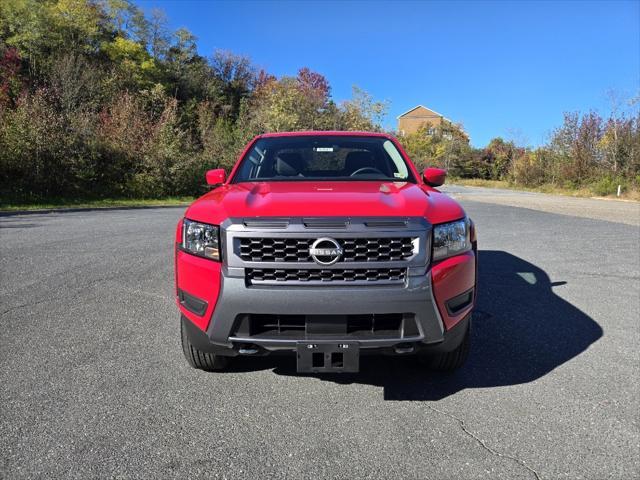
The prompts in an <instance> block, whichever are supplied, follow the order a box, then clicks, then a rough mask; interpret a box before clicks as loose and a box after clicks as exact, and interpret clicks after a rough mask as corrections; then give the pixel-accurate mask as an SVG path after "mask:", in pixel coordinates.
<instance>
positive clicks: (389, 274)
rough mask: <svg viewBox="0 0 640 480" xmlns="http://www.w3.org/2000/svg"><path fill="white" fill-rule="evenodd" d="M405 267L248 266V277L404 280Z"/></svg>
mask: <svg viewBox="0 0 640 480" xmlns="http://www.w3.org/2000/svg"><path fill="white" fill-rule="evenodd" d="M406 273H407V270H406V269H405V268H353V269H347V268H331V269H329V268H327V269H311V268H308V269H300V268H247V269H246V278H247V279H248V280H249V281H250V282H251V283H259V282H282V283H285V282H310V283H316V282H320V283H324V282H327V283H329V282H344V283H350V282H353V283H360V282H398V283H399V282H403V281H404V278H405V276H406Z"/></svg>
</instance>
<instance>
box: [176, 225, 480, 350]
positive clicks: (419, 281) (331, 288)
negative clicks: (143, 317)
mask: <svg viewBox="0 0 640 480" xmlns="http://www.w3.org/2000/svg"><path fill="white" fill-rule="evenodd" d="M241 228H244V227H238V226H237V224H233V225H228V226H225V227H223V231H224V232H226V235H228V237H229V238H226V239H225V237H224V236H223V245H224V247H225V250H226V251H227V258H226V259H225V263H223V264H221V263H218V262H212V261H210V260H207V259H203V258H199V257H194V256H192V255H190V254H188V253H186V252H183V251H180V250H179V249H178V250H177V251H176V290H177V291H176V293H177V301H178V306H179V308H180V311H181V313H182V317H183V322H185V331H186V333H187V335H188V336H189V338H190V340H191V342H192V343H193V344H194V346H196V347H197V348H199V349H200V350H202V351H207V352H214V353H219V354H222V355H236V354H238V353H239V352H240V351H241V350H244V351H252V352H253V353H256V351H257V352H259V353H264V354H266V353H273V352H286V351H291V352H293V351H295V350H296V347H297V344H298V343H299V342H300V341H309V340H313V341H315V340H318V341H331V342H341V341H345V342H352V341H357V342H358V346H359V349H360V351H361V353H363V354H366V353H371V352H383V353H394V352H395V353H401V352H418V351H420V350H424V349H429V350H433V351H434V352H435V351H439V350H442V351H448V350H449V349H453V348H455V347H456V346H457V344H459V342H458V341H457V340H458V339H459V338H462V336H463V335H459V334H458V333H455V332H460V331H465V332H466V328H467V327H468V323H469V317H470V312H471V309H472V307H473V304H474V303H475V298H474V297H475V277H476V274H475V272H476V254H475V249H474V251H470V252H466V253H465V254H462V255H459V256H457V257H452V258H449V259H446V260H444V261H441V262H437V263H434V264H432V265H429V262H428V258H426V257H425V256H424V253H421V254H420V255H415V256H414V258H413V259H412V261H411V262H409V263H408V264H407V275H406V278H405V279H404V281H403V282H402V284H394V285H385V284H376V282H372V283H371V284H369V285H357V284H352V285H344V284H336V285H331V284H324V285H304V286H303V285H300V284H295V283H292V284H288V282H281V283H280V284H278V285H268V284H253V283H251V282H250V281H248V280H247V278H246V277H245V268H251V267H253V266H254V265H251V264H246V263H241V262H240V261H239V258H238V256H237V254H236V253H237V252H236V251H235V250H234V248H233V245H234V244H233V238H232V234H233V235H241V234H244V233H245V232H244V231H243V230H241ZM297 228H301V227H297ZM360 228H361V227H360ZM429 228H430V227H429V226H424V225H418V226H417V227H416V228H415V230H414V233H413V235H412V236H420V238H421V239H422V240H421V241H423V242H425V243H423V244H426V245H427V246H428V243H426V242H428V238H430V237H429ZM234 229H235V230H234ZM238 230H240V231H238ZM344 235H345V236H346V235H347V233H345V234H344ZM177 240H178V238H177ZM425 264H426V265H425ZM377 265H379V264H377ZM377 265H376V266H377ZM469 292H471V293H470V294H469ZM461 295H462V298H463V300H464V298H467V297H465V295H468V299H469V302H468V304H466V305H464V306H463V308H460V309H457V310H456V311H455V312H452V311H451V309H450V308H448V307H449V303H448V302H449V301H450V300H451V299H455V298H458V303H459V301H460V300H459V299H460V298H461V297H460V296H461ZM268 315H273V316H298V317H303V318H304V319H306V320H305V321H304V322H305V323H303V327H302V331H299V332H298V333H297V336H296V337H295V338H292V337H291V336H288V335H281V334H280V333H281V332H278V334H274V335H270V334H267V335H257V336H256V335H254V334H253V333H252V332H251V329H248V330H247V329H241V328H240V329H239V328H238V324H239V323H240V322H241V321H242V319H243V318H248V317H252V316H268ZM385 315H395V316H398V315H400V316H402V322H403V323H402V324H401V326H400V328H399V329H398V330H397V331H384V332H376V334H374V335H362V336H359V335H357V334H353V333H352V334H350V335H348V336H347V335H343V334H341V332H340V331H339V329H338V331H334V330H330V331H325V330H322V328H321V329H317V328H316V326H315V325H316V324H315V323H314V322H316V321H317V320H318V318H320V323H322V322H325V321H326V322H328V323H331V322H334V321H336V320H337V321H341V319H344V318H349V317H353V316H356V317H358V316H369V317H373V318H374V321H375V319H377V318H380V317H383V316H385ZM327 319H328V320H327ZM405 319H410V321H411V325H412V326H413V327H412V328H410V329H408V330H406V329H405V328H404V325H405V323H404V322H405ZM310 327H313V328H310ZM409 330H410V331H409ZM407 332H408V333H407Z"/></svg>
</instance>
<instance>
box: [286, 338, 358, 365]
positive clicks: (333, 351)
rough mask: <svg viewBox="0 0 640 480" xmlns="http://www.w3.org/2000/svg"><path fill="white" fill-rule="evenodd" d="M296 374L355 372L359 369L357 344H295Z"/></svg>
mask: <svg viewBox="0 0 640 480" xmlns="http://www.w3.org/2000/svg"><path fill="white" fill-rule="evenodd" d="M297 357H298V372H301V373H302V372H307V373H308V372H313V373H328V372H357V371H358V370H359V369H360V346H359V345H358V342H340V343H333V342H326V341H324V342H323V341H308V342H298V343H297Z"/></svg>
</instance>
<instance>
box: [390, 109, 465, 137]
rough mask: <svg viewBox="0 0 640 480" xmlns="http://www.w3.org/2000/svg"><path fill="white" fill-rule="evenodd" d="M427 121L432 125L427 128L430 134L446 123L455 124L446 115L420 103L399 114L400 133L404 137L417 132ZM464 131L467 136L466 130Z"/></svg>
mask: <svg viewBox="0 0 640 480" xmlns="http://www.w3.org/2000/svg"><path fill="white" fill-rule="evenodd" d="M425 123H428V124H429V125H430V127H429V130H427V133H428V134H429V135H433V134H434V133H435V131H436V129H437V128H438V127H440V126H442V125H443V124H445V123H447V124H449V125H454V123H453V122H452V121H451V120H449V119H448V118H447V117H445V116H444V115H442V114H440V113H438V112H436V111H435V110H431V109H430V108H427V107H425V106H423V105H418V106H416V107H413V108H412V109H411V110H407V111H406V112H404V113H403V114H402V115H399V116H398V134H399V135H401V136H403V137H404V136H405V135H409V134H411V133H415V132H417V131H418V129H419V128H420V127H421V126H422V125H423V124H425ZM463 133H464V135H465V136H467V134H466V133H465V132H464V131H463Z"/></svg>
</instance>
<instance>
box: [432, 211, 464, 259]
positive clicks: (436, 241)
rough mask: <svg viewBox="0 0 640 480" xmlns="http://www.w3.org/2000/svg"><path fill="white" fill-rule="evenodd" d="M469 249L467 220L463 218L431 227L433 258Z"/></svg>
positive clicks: (449, 255) (444, 256)
mask: <svg viewBox="0 0 640 480" xmlns="http://www.w3.org/2000/svg"><path fill="white" fill-rule="evenodd" d="M470 249H471V239H470V238H469V220H468V219H466V218H463V219H462V220H458V221H455V222H451V223H443V224H441V225H436V226H435V227H433V260H434V261H435V260H442V259H443V258H447V257H451V256H452V255H458V254H460V253H463V252H466V251H467V250H470Z"/></svg>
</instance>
